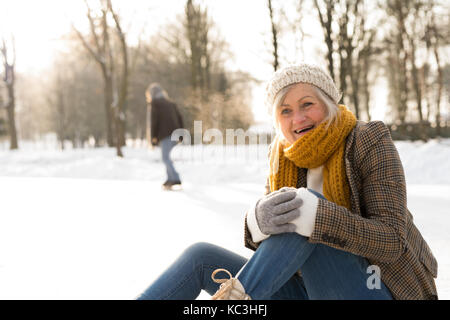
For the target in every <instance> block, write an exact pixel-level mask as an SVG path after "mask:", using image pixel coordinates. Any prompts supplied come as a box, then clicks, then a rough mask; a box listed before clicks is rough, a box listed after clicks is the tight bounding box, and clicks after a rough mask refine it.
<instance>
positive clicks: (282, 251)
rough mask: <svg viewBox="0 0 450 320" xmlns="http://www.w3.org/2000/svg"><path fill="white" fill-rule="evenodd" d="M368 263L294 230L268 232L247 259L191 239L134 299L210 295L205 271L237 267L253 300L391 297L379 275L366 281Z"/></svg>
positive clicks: (214, 287) (210, 285)
mask: <svg viewBox="0 0 450 320" xmlns="http://www.w3.org/2000/svg"><path fill="white" fill-rule="evenodd" d="M311 192H313V191H311ZM313 193H314V194H316V195H317V196H319V197H322V195H320V194H318V193H316V192H313ZM368 267H369V263H368V261H367V260H366V259H365V258H363V257H360V256H356V255H354V254H351V253H349V252H346V251H342V250H338V249H335V248H332V247H329V246H326V245H323V244H314V243H310V242H308V238H306V237H303V236H301V235H299V234H297V233H295V232H294V233H283V234H279V235H272V236H270V237H269V238H268V239H266V240H264V241H263V242H262V243H261V244H260V246H259V247H258V249H257V250H256V251H255V253H254V254H253V256H252V257H251V258H250V260H248V261H247V259H245V258H244V257H241V256H239V255H237V254H235V253H233V252H230V251H228V250H226V249H223V248H221V247H218V246H215V245H212V244H208V243H197V244H194V245H192V246H190V247H189V248H188V249H186V250H185V251H184V253H183V254H182V255H181V256H180V257H179V258H178V259H177V260H176V261H175V262H174V263H173V264H172V265H171V266H170V267H169V268H168V269H167V270H166V271H165V272H164V273H163V274H162V275H161V276H160V277H159V278H158V279H156V281H155V282H154V283H153V284H152V285H150V287H149V288H147V289H146V290H145V291H144V292H143V293H142V294H141V295H140V297H139V298H138V299H142V300H145V299H151V300H165V299H173V300H193V299H195V298H196V297H197V296H198V295H199V294H200V291H201V290H202V289H203V290H206V291H207V292H208V293H209V294H211V295H213V294H214V293H215V292H216V291H217V290H218V288H219V284H217V283H215V282H214V281H212V280H211V273H212V272H213V271H214V270H215V269H218V268H224V269H227V270H228V271H230V272H231V274H233V275H235V274H237V273H238V272H239V271H240V272H239V274H238V276H237V278H238V279H239V281H240V282H241V283H242V285H243V286H244V288H245V291H246V293H247V294H248V295H250V297H251V298H252V299H254V300H270V299H274V300H280V299H283V300H310V299H311V300H312V299H333V300H337V299H347V300H357V299H362V300H392V299H393V298H392V296H391V293H390V291H389V289H388V288H387V287H386V286H385V285H384V283H383V282H382V281H381V279H380V280H379V281H378V285H375V286H373V285H368V282H369V284H370V283H371V282H370V279H369V277H373V276H374V274H372V272H369V273H368ZM241 269H242V270H241ZM298 270H301V274H302V276H301V277H300V276H299V275H298V274H297V271H298ZM381 276H382V275H381ZM218 277H220V275H218ZM375 283H376V282H375ZM372 284H373V283H372ZM369 287H370V288H369Z"/></svg>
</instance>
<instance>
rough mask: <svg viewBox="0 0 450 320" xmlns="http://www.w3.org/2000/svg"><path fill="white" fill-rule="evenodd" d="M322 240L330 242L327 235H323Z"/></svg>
mask: <svg viewBox="0 0 450 320" xmlns="http://www.w3.org/2000/svg"><path fill="white" fill-rule="evenodd" d="M322 240H323V241H326V242H328V241H329V240H330V236H329V235H328V233H324V234H323V235H322Z"/></svg>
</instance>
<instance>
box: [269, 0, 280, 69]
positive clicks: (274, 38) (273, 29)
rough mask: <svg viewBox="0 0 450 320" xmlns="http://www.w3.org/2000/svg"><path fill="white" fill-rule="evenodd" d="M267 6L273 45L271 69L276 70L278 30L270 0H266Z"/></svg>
mask: <svg viewBox="0 0 450 320" xmlns="http://www.w3.org/2000/svg"><path fill="white" fill-rule="evenodd" d="M267 8H268V9H269V17H270V29H271V32H272V46H273V51H272V54H273V63H272V65H273V70H274V71H277V70H278V67H279V65H280V63H279V54H278V34H279V30H278V27H277V24H276V22H275V18H274V10H273V6H272V0H267Z"/></svg>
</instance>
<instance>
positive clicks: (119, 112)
mask: <svg viewBox="0 0 450 320" xmlns="http://www.w3.org/2000/svg"><path fill="white" fill-rule="evenodd" d="M107 6H108V10H109V12H111V14H112V16H113V19H114V23H115V26H116V31H117V35H118V37H119V42H120V51H121V58H122V59H121V60H122V61H121V66H122V72H121V74H120V84H119V87H118V98H117V101H114V102H116V103H115V104H114V105H113V106H114V110H115V113H114V118H115V124H116V151H117V156H118V157H123V153H122V150H121V147H122V146H123V145H125V107H126V103H127V96H128V86H129V76H130V74H129V61H128V46H127V41H126V36H125V33H124V31H123V28H122V26H121V24H120V18H119V16H118V14H117V12H115V11H114V9H113V7H112V3H111V0H107Z"/></svg>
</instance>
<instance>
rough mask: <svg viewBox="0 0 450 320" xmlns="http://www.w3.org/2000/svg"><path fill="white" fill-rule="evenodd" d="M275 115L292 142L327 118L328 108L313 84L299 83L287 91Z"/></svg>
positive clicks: (282, 130)
mask: <svg viewBox="0 0 450 320" xmlns="http://www.w3.org/2000/svg"><path fill="white" fill-rule="evenodd" d="M275 116H276V121H277V123H278V126H279V128H280V130H281V132H282V134H283V136H284V137H285V139H286V140H287V141H288V142H289V143H291V144H292V143H294V142H295V141H297V140H298V139H300V138H301V137H302V136H304V135H305V134H306V133H308V132H310V131H311V130H313V129H314V128H316V127H317V126H318V125H319V124H320V123H321V122H322V121H323V120H324V119H325V118H326V116H327V109H326V107H325V105H324V103H323V102H322V101H321V100H320V99H319V98H318V97H317V94H316V92H315V90H314V88H313V87H312V86H311V85H309V84H306V83H297V84H295V85H294V86H292V87H291V88H290V90H289V91H288V92H287V94H286V96H285V98H284V100H283V101H282V102H281V105H280V106H279V107H278V108H277V110H276V113H275Z"/></svg>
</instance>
